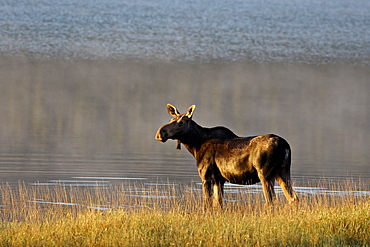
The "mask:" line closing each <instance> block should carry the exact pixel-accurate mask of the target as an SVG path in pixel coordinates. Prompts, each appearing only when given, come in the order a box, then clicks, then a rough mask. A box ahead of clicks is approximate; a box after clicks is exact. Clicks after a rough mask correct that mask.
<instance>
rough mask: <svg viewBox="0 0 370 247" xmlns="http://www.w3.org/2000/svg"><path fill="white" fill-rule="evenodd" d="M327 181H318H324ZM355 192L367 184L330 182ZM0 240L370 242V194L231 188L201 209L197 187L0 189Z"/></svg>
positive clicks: (168, 243)
mask: <svg viewBox="0 0 370 247" xmlns="http://www.w3.org/2000/svg"><path fill="white" fill-rule="evenodd" d="M323 184H324V183H322V184H321V183H319V182H318V183H316V184H315V185H316V186H322V185H323ZM329 185H330V186H331V187H330V189H331V190H333V191H353V190H358V189H359V188H363V187H367V186H368V184H366V183H365V182H362V183H355V182H351V181H347V182H340V183H334V182H330V181H326V182H325V186H326V187H327V186H329ZM0 189H1V200H2V201H1V205H2V208H1V211H0V217H1V220H2V224H1V227H0V246H171V245H175V246H344V245H357V246H368V245H369V243H370V200H369V199H370V198H369V197H368V196H367V197H366V196H356V195H351V194H347V195H341V196H338V195H336V194H335V193H334V194H328V193H323V194H318V193H316V194H311V195H308V194H300V199H301V201H300V204H299V205H298V206H293V205H287V204H286V203H285V201H284V200H285V199H284V198H282V197H281V196H279V198H278V201H277V202H276V204H275V206H273V207H265V206H264V201H263V198H262V195H261V194H252V193H229V194H227V196H226V200H227V203H226V207H225V209H224V210H222V211H220V210H218V211H217V210H214V211H210V212H203V208H202V203H201V192H200V191H199V189H198V188H197V187H196V186H194V185H166V186H158V185H153V186H149V187H148V186H144V185H143V184H135V185H111V186H109V187H108V188H107V187H99V186H96V187H92V188H87V187H85V188H84V187H82V188H81V187H73V186H70V187H68V186H63V185H62V184H61V185H60V186H29V185H25V184H22V183H20V184H19V185H18V187H17V188H16V189H14V188H11V187H9V186H8V185H7V184H3V185H2V186H1V187H0Z"/></svg>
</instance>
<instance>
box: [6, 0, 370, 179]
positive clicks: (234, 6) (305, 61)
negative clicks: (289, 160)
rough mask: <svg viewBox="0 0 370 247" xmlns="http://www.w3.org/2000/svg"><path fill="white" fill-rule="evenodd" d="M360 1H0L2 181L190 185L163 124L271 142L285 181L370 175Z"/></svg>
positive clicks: (364, 16) (368, 84)
mask: <svg viewBox="0 0 370 247" xmlns="http://www.w3.org/2000/svg"><path fill="white" fill-rule="evenodd" d="M369 5H370V3H369V2H368V1H355V2H354V1H345V0H342V1H305V2H304V3H303V2H302V1H233V3H230V2H228V1H181V2H180V1H144V0H140V1H113V0H112V1H97V0H94V1H37V2H34V1H26V0H22V1H5V2H4V1H3V3H2V4H1V6H0V13H1V14H0V37H1V43H0V53H1V54H2V55H1V56H0V181H1V182H8V183H9V184H11V185H12V186H15V185H16V184H17V183H18V181H24V182H26V183H27V184H29V185H53V184H58V183H65V184H67V185H73V186H97V185H98V184H102V185H104V184H110V183H122V182H131V181H139V182H140V181H143V182H144V183H149V184H150V183H153V182H154V183H156V182H158V183H160V182H163V181H164V182H174V183H187V182H190V181H193V182H195V183H197V182H200V179H199V177H198V174H197V170H196V166H195V161H194V160H193V158H192V157H191V156H190V154H188V153H187V151H186V150H185V149H184V148H183V149H182V150H181V151H179V150H176V143H175V142H172V141H168V142H167V143H165V144H162V143H160V142H158V141H156V140H154V135H155V133H156V131H157V129H158V128H159V127H160V126H161V125H162V124H164V123H167V122H168V120H169V119H170V116H169V115H168V114H167V111H166V103H172V104H174V105H175V106H177V107H178V109H179V110H180V111H182V112H184V111H186V109H187V108H188V106H190V105H192V104H196V105H197V109H196V110H195V114H194V120H195V121H196V122H197V123H198V124H200V125H202V126H207V127H212V126H217V125H223V126H227V127H229V128H230V129H232V130H233V131H234V132H235V133H236V134H238V135H240V136H249V135H256V134H265V133H276V134H278V135H281V136H282V137H284V138H285V139H287V140H288V142H289V143H290V144H291V146H292V152H293V164H292V175H293V178H294V180H295V181H296V182H297V183H299V182H300V181H303V180H314V179H317V178H334V179H341V178H348V177H349V178H354V179H357V178H363V179H365V181H368V180H369V179H370V169H369V160H370V154H369V146H368V141H369V139H370V135H369V130H368V126H369V124H368V123H369V122H370V121H369V120H370V110H369V106H370V100H369V92H370V81H369V78H370V69H369V58H370V46H369V45H368V44H369V43H370V28H369V26H370V6H369ZM367 183H368V182H367Z"/></svg>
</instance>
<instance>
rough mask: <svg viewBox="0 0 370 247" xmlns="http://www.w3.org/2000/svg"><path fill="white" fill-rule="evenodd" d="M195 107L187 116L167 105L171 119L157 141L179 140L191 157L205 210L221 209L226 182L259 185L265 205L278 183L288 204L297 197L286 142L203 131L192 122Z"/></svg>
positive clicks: (271, 137)
mask: <svg viewBox="0 0 370 247" xmlns="http://www.w3.org/2000/svg"><path fill="white" fill-rule="evenodd" d="M194 109H195V105H193V106H190V107H189V109H188V112H187V113H186V114H180V113H179V111H178V110H177V109H176V107H175V106H173V105H171V104H167V110H168V113H169V114H170V115H171V116H173V117H174V118H173V119H172V120H171V121H170V123H169V124H165V125H163V126H162V127H160V128H159V129H158V131H157V134H156V139H157V140H159V141H162V142H166V141H167V140H168V139H174V140H178V142H179V143H182V144H183V145H184V146H185V147H186V149H187V150H188V151H189V152H190V153H191V154H192V155H193V156H194V158H195V160H196V163H197V167H198V173H199V176H200V178H201V179H202V184H203V195H204V199H205V207H206V208H208V207H211V206H212V205H213V206H220V207H222V202H223V187H224V183H225V182H226V181H228V182H230V183H235V184H255V183H258V182H261V184H262V188H263V193H264V197H265V199H266V202H267V203H272V202H273V201H274V199H275V192H274V182H275V180H277V181H278V183H279V185H280V186H281V188H282V189H283V192H284V195H285V197H286V198H287V200H288V201H289V202H297V201H298V197H297V195H296V193H295V192H294V190H293V188H292V183H291V179H290V165H291V149H290V146H289V144H288V142H287V141H286V140H284V139H283V138H281V137H279V136H277V135H274V134H269V135H261V136H251V137H238V136H237V135H235V134H234V133H233V132H232V131H231V130H229V129H227V128H225V127H214V128H203V127H201V126H199V125H198V124H197V123H195V122H194V121H193V120H192V116H193V113H194Z"/></svg>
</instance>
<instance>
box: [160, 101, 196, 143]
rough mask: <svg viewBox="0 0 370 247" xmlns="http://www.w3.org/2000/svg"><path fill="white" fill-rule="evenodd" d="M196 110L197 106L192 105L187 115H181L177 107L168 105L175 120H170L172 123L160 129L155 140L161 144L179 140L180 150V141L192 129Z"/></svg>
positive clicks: (169, 111) (168, 109)
mask: <svg viewBox="0 0 370 247" xmlns="http://www.w3.org/2000/svg"><path fill="white" fill-rule="evenodd" d="M194 109H195V105H192V106H190V107H189V108H188V111H187V113H185V114H181V113H180V112H179V111H178V110H177V109H176V107H175V106H173V105H171V104H167V111H168V113H169V114H170V115H171V116H172V117H173V119H171V120H170V123H168V124H165V125H163V126H162V127H160V128H159V129H158V131H157V134H156V135H155V139H156V140H158V141H161V142H166V141H167V140H168V139H172V140H175V139H177V149H180V147H181V145H180V144H181V143H180V141H179V139H181V138H182V137H183V136H186V135H187V134H188V132H189V130H190V128H191V122H192V120H191V119H192V117H193V113H194Z"/></svg>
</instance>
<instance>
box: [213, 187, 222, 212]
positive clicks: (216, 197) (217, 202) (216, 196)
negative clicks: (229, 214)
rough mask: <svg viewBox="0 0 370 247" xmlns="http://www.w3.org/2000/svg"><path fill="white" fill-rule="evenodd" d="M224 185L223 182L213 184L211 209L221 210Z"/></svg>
mask: <svg viewBox="0 0 370 247" xmlns="http://www.w3.org/2000/svg"><path fill="white" fill-rule="evenodd" d="M223 197H224V183H223V182H220V181H218V182H215V183H214V184H213V208H220V209H222V208H223V200H224V198H223Z"/></svg>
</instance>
